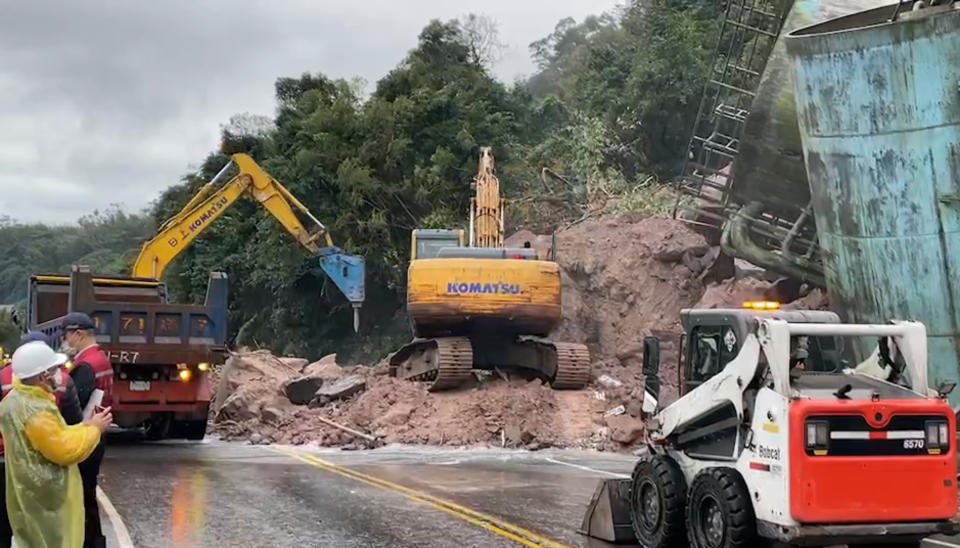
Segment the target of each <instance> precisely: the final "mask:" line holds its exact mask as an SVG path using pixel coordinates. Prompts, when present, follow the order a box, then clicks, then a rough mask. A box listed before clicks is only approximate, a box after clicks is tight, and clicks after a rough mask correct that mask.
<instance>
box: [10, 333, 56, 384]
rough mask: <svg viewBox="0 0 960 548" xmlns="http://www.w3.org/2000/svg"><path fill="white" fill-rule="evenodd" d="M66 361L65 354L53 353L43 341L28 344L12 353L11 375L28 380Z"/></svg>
mask: <svg viewBox="0 0 960 548" xmlns="http://www.w3.org/2000/svg"><path fill="white" fill-rule="evenodd" d="M66 361H67V356H66V354H60V353H58V352H54V351H53V349H52V348H50V347H49V346H47V343H45V342H43V341H33V342H28V343H26V344H24V345H23V346H21V347H20V348H18V349H17V351H16V352H14V353H13V374H14V375H16V376H17V377H19V378H21V379H29V378H31V377H36V376H37V375H39V374H40V373H43V372H44V371H47V370H49V369H53V368H54V367H57V366H58V365H63V364H64V362H66Z"/></svg>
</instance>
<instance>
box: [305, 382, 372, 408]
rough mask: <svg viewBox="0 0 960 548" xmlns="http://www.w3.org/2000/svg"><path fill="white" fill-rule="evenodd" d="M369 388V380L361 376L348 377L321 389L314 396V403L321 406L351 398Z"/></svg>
mask: <svg viewBox="0 0 960 548" xmlns="http://www.w3.org/2000/svg"><path fill="white" fill-rule="evenodd" d="M366 388H367V380H366V379H365V378H363V377H361V376H360V375H347V376H346V377H343V378H340V379H337V380H335V381H333V382H329V383H326V384H324V385H323V386H321V387H320V389H319V390H317V391H316V393H315V395H314V401H315V402H316V403H318V404H320V405H324V404H326V403H327V402H331V401H334V400H342V399H344V398H349V397H350V396H352V395H354V394H358V393H360V392H363V391H364V390H365V389H366Z"/></svg>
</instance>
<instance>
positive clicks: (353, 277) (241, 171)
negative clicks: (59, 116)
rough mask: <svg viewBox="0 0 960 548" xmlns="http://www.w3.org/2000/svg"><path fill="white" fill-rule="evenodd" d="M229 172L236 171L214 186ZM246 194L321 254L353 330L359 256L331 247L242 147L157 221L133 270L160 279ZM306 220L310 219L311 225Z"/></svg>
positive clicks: (360, 287)
mask: <svg viewBox="0 0 960 548" xmlns="http://www.w3.org/2000/svg"><path fill="white" fill-rule="evenodd" d="M232 172H236V174H235V175H234V176H233V177H232V178H231V179H230V180H229V181H227V182H226V183H225V184H223V185H222V186H218V185H219V184H220V182H221V181H222V180H223V179H224V178H225V177H226V176H227V174H228V173H232ZM244 194H247V195H249V196H251V197H252V198H253V199H254V200H256V201H257V202H259V203H260V204H262V205H263V206H264V207H265V208H266V209H267V211H269V212H270V214H272V215H273V216H274V218H276V219H277V221H279V222H280V224H281V225H283V227H284V228H285V229H286V230H287V232H289V233H290V234H291V235H292V236H293V237H294V238H295V239H296V240H297V241H298V242H300V245H302V246H303V247H304V248H306V249H307V251H309V252H310V253H311V254H313V255H315V256H318V257H319V258H320V264H319V266H320V269H322V270H323V272H324V273H325V274H326V275H327V276H328V277H329V278H330V279H331V281H333V283H334V284H335V285H336V286H337V287H338V288H339V289H340V291H341V292H343V294H344V296H345V297H346V298H347V300H348V301H350V303H351V304H352V305H353V309H354V316H353V327H354V330H355V331H356V330H357V329H358V327H359V309H360V306H361V305H362V304H363V300H364V262H363V258H362V257H358V256H356V255H348V254H346V253H344V252H343V250H342V249H340V248H338V247H335V246H334V245H333V241H332V240H331V238H330V234H329V232H328V231H327V228H326V227H325V226H324V225H323V223H321V222H320V221H319V220H317V218H316V217H314V216H313V215H312V214H311V213H310V211H309V210H308V209H307V207H306V206H305V205H303V204H302V203H301V202H300V200H298V199H297V198H296V197H295V196H294V195H293V194H291V193H290V191H289V190H287V189H286V187H284V186H283V185H282V184H280V182H279V181H277V180H276V179H274V178H273V177H271V176H270V175H269V174H268V173H267V172H266V171H264V170H263V168H261V167H260V166H259V165H258V164H257V163H256V162H255V161H254V160H253V158H251V157H250V156H248V155H247V154H244V153H237V154H233V155H231V161H230V162H229V163H228V164H227V165H226V166H224V167H223V169H221V170H220V172H219V173H217V175H216V176H215V177H214V178H213V179H212V180H211V181H210V182H209V183H207V184H205V185H204V186H203V188H201V189H200V191H199V192H197V194H196V196H194V197H193V198H192V199H191V200H190V201H189V202H188V203H187V205H185V206H183V209H181V210H180V211H179V212H178V213H177V214H176V215H174V216H173V217H171V218H170V219H168V220H167V221H166V222H164V223H163V224H162V225H161V226H160V228H159V230H158V231H157V234H156V236H154V237H153V238H152V239H151V240H150V241H148V242H147V243H145V244H144V245H143V248H141V250H140V255H139V256H138V257H137V260H136V262H135V263H134V265H133V276H134V277H138V278H149V279H153V280H159V279H160V277H161V276H162V275H163V271H164V270H165V269H166V268H167V266H168V265H169V264H170V262H171V261H173V260H174V259H175V258H176V257H177V255H179V254H180V253H182V252H183V250H184V249H186V248H187V247H188V246H189V245H190V243H191V242H193V240H194V239H195V238H196V237H197V236H199V235H200V233H202V232H203V231H204V229H206V228H207V227H208V226H210V225H211V224H212V223H213V222H214V221H215V220H216V219H217V218H218V217H220V215H222V214H223V213H224V212H225V211H226V210H227V209H229V208H230V206H232V205H233V204H234V203H236V201H237V200H238V199H239V198H240V197H241V196H243V195H244ZM305 222H306V223H308V224H309V225H310V228H309V229H308V228H307V227H306V226H305V225H304V223H305Z"/></svg>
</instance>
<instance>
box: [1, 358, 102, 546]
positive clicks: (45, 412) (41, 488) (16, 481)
mask: <svg viewBox="0 0 960 548" xmlns="http://www.w3.org/2000/svg"><path fill="white" fill-rule="evenodd" d="M66 359H67V357H66V356H65V355H63V354H58V353H56V352H54V351H53V349H52V348H50V347H49V346H47V345H46V344H45V343H43V342H41V341H33V342H28V343H26V344H24V345H23V346H21V347H20V348H18V349H17V351H16V352H14V353H13V358H12V360H11V361H12V364H11V366H12V367H13V375H14V378H13V390H11V391H10V394H9V395H8V396H7V397H5V398H3V400H2V401H0V432H2V434H3V439H4V443H5V449H6V455H5V459H6V460H5V467H4V468H5V471H4V472H5V473H4V476H5V479H6V486H5V499H6V503H7V512H8V514H9V518H10V524H11V526H12V529H13V535H14V538H15V539H16V542H17V544H18V545H20V546H24V547H31V548H34V547H43V548H80V547H81V546H83V542H84V540H83V527H84V525H83V494H82V484H81V480H80V473H79V471H78V469H77V463H79V462H81V461H82V460H84V459H85V458H87V457H88V456H89V455H90V453H92V452H93V450H94V449H95V448H96V446H97V443H98V442H99V441H100V436H101V433H102V432H103V431H104V430H106V428H107V426H108V425H109V424H110V422H111V420H112V417H111V416H110V410H109V409H105V410H103V411H101V412H100V413H97V414H95V415H94V416H93V417H91V419H90V420H88V421H85V422H84V423H82V424H77V425H72V426H68V425H67V424H66V423H65V422H64V420H63V417H61V416H60V413H59V412H58V410H57V407H56V405H55V403H54V402H55V399H56V398H55V396H54V391H55V389H56V385H57V384H58V383H59V382H60V381H59V379H60V376H59V374H58V369H59V368H60V367H61V366H62V365H63V363H64V362H65V361H66Z"/></svg>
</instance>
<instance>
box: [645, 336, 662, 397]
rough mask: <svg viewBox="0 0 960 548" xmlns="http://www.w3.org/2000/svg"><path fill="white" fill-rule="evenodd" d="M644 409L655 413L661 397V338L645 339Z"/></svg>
mask: <svg viewBox="0 0 960 548" xmlns="http://www.w3.org/2000/svg"><path fill="white" fill-rule="evenodd" d="M643 377H644V379H643V411H644V413H653V412H654V411H656V409H657V401H658V400H659V399H660V339H658V338H656V337H644V339H643Z"/></svg>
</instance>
